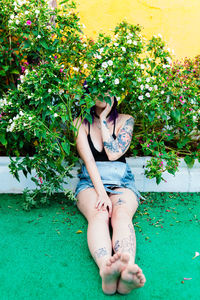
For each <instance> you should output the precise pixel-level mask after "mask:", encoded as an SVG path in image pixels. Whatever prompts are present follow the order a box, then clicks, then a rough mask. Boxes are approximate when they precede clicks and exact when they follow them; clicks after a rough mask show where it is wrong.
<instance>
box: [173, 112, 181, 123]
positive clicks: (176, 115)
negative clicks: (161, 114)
mask: <svg viewBox="0 0 200 300" xmlns="http://www.w3.org/2000/svg"><path fill="white" fill-rule="evenodd" d="M171 117H172V118H173V119H174V120H175V121H177V122H179V121H180V119H181V112H180V110H178V109H176V110H172V111H171Z"/></svg>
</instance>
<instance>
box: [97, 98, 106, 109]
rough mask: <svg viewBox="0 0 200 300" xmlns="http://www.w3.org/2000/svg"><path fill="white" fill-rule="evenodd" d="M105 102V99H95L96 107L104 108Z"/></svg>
mask: <svg viewBox="0 0 200 300" xmlns="http://www.w3.org/2000/svg"><path fill="white" fill-rule="evenodd" d="M106 104H107V103H106V102H105V101H103V102H102V101H99V100H97V101H96V103H95V105H96V107H99V108H105V107H106Z"/></svg>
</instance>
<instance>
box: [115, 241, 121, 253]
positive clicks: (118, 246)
mask: <svg viewBox="0 0 200 300" xmlns="http://www.w3.org/2000/svg"><path fill="white" fill-rule="evenodd" d="M119 248H120V245H119V240H117V241H116V242H115V245H114V251H115V252H117V251H118V250H119Z"/></svg>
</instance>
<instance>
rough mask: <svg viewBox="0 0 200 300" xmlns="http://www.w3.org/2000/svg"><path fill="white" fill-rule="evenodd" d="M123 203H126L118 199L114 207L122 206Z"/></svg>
mask: <svg viewBox="0 0 200 300" xmlns="http://www.w3.org/2000/svg"><path fill="white" fill-rule="evenodd" d="M123 203H126V201H124V200H123V199H120V198H119V199H118V200H117V202H116V203H115V205H122V204H123Z"/></svg>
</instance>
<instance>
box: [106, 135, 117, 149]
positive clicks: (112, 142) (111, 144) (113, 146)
mask: <svg viewBox="0 0 200 300" xmlns="http://www.w3.org/2000/svg"><path fill="white" fill-rule="evenodd" d="M103 145H104V147H106V148H108V150H110V151H112V152H119V145H118V143H117V141H116V140H114V138H113V137H111V138H110V139H109V140H108V142H104V143H103Z"/></svg>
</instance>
